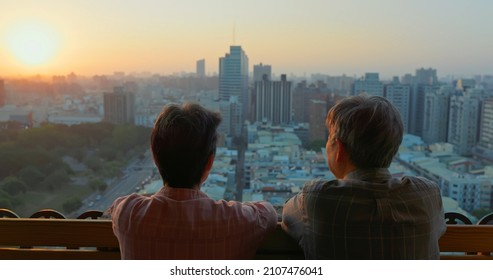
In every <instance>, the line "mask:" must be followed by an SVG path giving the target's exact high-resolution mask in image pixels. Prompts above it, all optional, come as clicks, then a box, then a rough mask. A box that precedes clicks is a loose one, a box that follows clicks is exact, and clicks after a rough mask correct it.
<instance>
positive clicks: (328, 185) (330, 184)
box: [303, 179, 341, 193]
mask: <svg viewBox="0 0 493 280" xmlns="http://www.w3.org/2000/svg"><path fill="white" fill-rule="evenodd" d="M340 186H341V181H340V180H337V179H333V180H327V179H313V180H310V181H308V182H306V183H305V185H304V186H303V192H305V193H308V192H320V191H331V190H335V189H336V188H337V187H340Z"/></svg>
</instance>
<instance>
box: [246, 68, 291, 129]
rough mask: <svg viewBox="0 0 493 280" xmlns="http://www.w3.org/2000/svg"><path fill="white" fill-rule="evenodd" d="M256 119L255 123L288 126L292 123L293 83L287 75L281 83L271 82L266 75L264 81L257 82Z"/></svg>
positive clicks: (283, 76) (255, 89) (282, 76)
mask: <svg viewBox="0 0 493 280" xmlns="http://www.w3.org/2000/svg"><path fill="white" fill-rule="evenodd" d="M253 94H254V99H255V119H254V121H258V122H262V121H267V122H271V123H272V124H273V125H279V124H288V123H291V121H292V112H293V93H292V92H291V82H289V81H287V80H286V75H281V80H280V81H270V80H269V78H268V76H267V74H264V79H263V80H262V81H257V82H255V85H254V92H253Z"/></svg>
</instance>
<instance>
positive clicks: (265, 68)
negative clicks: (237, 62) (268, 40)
mask: <svg viewBox="0 0 493 280" xmlns="http://www.w3.org/2000/svg"><path fill="white" fill-rule="evenodd" d="M264 75H267V79H268V80H272V67H271V66H270V65H264V64H262V63H260V64H258V65H253V82H259V81H262V80H263V79H264Z"/></svg>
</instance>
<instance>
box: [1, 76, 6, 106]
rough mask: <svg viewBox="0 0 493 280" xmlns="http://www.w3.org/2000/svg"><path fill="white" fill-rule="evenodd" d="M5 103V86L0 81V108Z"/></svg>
mask: <svg viewBox="0 0 493 280" xmlns="http://www.w3.org/2000/svg"><path fill="white" fill-rule="evenodd" d="M6 103H7V94H6V93H5V84H4V82H3V80H0V108H1V107H3V106H5V104H6Z"/></svg>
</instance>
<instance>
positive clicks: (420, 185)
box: [400, 176, 439, 190]
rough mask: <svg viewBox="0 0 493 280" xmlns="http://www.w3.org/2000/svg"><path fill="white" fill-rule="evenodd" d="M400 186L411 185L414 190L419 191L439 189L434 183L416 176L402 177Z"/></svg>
mask: <svg viewBox="0 0 493 280" xmlns="http://www.w3.org/2000/svg"><path fill="white" fill-rule="evenodd" d="M400 184H403V185H411V186H413V187H414V188H416V189H421V190H430V189H439V187H438V184H437V183H436V182H433V181H431V180H429V179H427V178H424V177H418V176H403V177H402V178H401V179H400Z"/></svg>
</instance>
